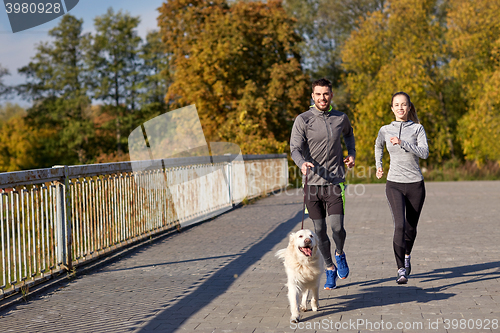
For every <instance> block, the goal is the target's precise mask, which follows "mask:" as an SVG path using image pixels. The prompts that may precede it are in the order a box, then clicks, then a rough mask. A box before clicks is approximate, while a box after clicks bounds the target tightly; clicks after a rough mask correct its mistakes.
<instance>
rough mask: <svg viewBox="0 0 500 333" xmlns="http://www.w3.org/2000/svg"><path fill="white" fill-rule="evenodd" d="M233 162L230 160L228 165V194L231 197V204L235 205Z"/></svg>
mask: <svg viewBox="0 0 500 333" xmlns="http://www.w3.org/2000/svg"><path fill="white" fill-rule="evenodd" d="M232 173H233V160H231V158H230V159H229V163H228V164H227V190H228V191H227V192H228V193H227V194H228V196H229V203H230V204H231V205H233V177H232Z"/></svg>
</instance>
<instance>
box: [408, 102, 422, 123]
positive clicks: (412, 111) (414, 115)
mask: <svg viewBox="0 0 500 333" xmlns="http://www.w3.org/2000/svg"><path fill="white" fill-rule="evenodd" d="M408 119H409V120H411V121H413V122H414V123H416V124H420V121H419V120H418V116H417V110H415V105H413V103H412V102H410V112H409V113H408Z"/></svg>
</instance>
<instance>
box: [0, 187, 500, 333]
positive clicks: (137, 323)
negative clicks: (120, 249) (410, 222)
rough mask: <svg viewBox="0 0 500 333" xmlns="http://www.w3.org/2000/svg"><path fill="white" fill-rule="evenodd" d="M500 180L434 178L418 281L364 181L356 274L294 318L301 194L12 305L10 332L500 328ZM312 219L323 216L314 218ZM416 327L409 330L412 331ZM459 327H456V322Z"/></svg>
mask: <svg viewBox="0 0 500 333" xmlns="http://www.w3.org/2000/svg"><path fill="white" fill-rule="evenodd" d="M499 204H500V182H457V183H428V184H427V199H426V203H425V205H424V209H423V213H422V216H421V220H420V224H419V229H418V231H419V234H418V237H417V241H416V244H415V247H414V252H413V254H412V257H413V259H412V275H411V276H410V280H409V283H408V284H407V285H401V286H399V285H397V284H396V282H395V273H396V267H395V260H394V255H393V252H392V232H393V230H392V221H391V218H390V212H389V209H388V206H387V203H386V199H385V192H384V185H357V186H355V185H352V186H350V187H349V188H348V198H347V206H346V209H347V217H346V228H347V242H346V253H347V258H348V262H349V266H350V268H351V275H350V276H349V278H347V279H346V280H342V281H340V282H339V288H338V289H336V290H332V291H326V290H321V291H320V310H319V311H318V312H306V313H304V314H303V321H302V322H301V323H299V324H298V325H297V324H292V325H291V324H290V323H289V321H288V320H289V317H290V312H289V309H288V301H287V297H286V293H287V290H286V287H285V286H284V284H285V282H286V277H285V271H284V269H283V266H282V263H281V262H280V261H278V260H277V259H276V258H275V257H274V253H275V252H276V250H278V249H281V248H284V247H286V241H287V235H288V233H289V232H290V231H292V230H298V229H300V222H301V209H302V196H301V194H300V192H299V191H297V190H293V191H289V192H284V193H280V194H278V195H273V196H270V197H268V198H266V199H263V200H259V201H257V202H256V203H255V204H252V205H248V206H244V207H242V208H238V209H235V210H233V211H231V212H229V213H226V214H224V215H222V216H220V217H218V218H216V219H214V220H212V221H209V222H206V223H203V224H200V225H198V226H195V227H193V228H191V229H187V230H185V231H183V232H181V233H175V234H172V235H170V236H168V237H164V238H163V239H162V240H159V241H156V242H154V243H152V244H149V245H145V246H142V247H141V248H139V249H136V250H133V251H130V252H129V253H128V254H127V255H125V256H123V258H122V259H121V260H117V261H114V262H112V263H111V264H109V265H107V266H104V267H101V268H99V269H95V270H93V271H91V272H89V273H87V274H86V275H82V274H80V275H79V276H78V278H77V279H75V280H72V281H70V282H65V283H63V284H61V285H60V286H59V287H58V288H57V289H56V290H53V291H51V292H49V293H45V294H42V295H40V296H37V297H34V298H33V299H31V300H30V301H29V303H26V304H19V305H16V306H14V307H11V308H8V309H7V310H4V311H3V312H2V313H0V316H1V317H0V330H1V331H2V332H241V333H245V332H332V331H340V332H365V331H370V330H372V331H386V332H401V331H404V332H463V331H471V332H489V331H497V332H499V331H500V328H499V325H500V323H499V320H500V268H499V266H500V245H499V239H500V227H499V226H500V225H499V222H500V218H499V216H500V205H499ZM305 225H306V227H308V228H312V222H311V221H310V220H306V222H305ZM405 327H406V328H405ZM446 328H448V329H446Z"/></svg>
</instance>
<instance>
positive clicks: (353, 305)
mask: <svg viewBox="0 0 500 333" xmlns="http://www.w3.org/2000/svg"><path fill="white" fill-rule="evenodd" d="M453 296H455V294H453V293H436V292H435V291H434V290H425V289H422V288H419V287H413V286H398V285H396V284H395V285H394V286H378V287H377V286H373V287H369V288H366V289H362V290H361V291H360V292H359V293H357V294H350V295H342V296H338V297H335V300H337V302H336V303H335V304H330V305H326V306H321V303H320V310H321V312H320V313H318V314H315V315H312V316H311V317H308V318H307V319H306V320H311V319H314V318H316V317H325V315H326V316H328V315H330V314H334V313H338V312H343V311H351V310H359V309H364V308H373V307H381V306H385V305H392V304H398V303H401V304H402V306H404V303H409V302H417V303H428V302H431V301H438V300H444V299H448V298H450V297H453Z"/></svg>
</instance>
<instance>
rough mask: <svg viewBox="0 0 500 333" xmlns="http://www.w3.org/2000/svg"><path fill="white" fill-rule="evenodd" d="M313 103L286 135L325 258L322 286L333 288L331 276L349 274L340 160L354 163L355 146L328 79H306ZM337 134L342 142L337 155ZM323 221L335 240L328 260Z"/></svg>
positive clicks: (343, 177) (351, 132)
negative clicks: (334, 107) (334, 103)
mask: <svg viewBox="0 0 500 333" xmlns="http://www.w3.org/2000/svg"><path fill="white" fill-rule="evenodd" d="M312 90H313V92H312V98H313V100H314V105H313V106H311V108H310V109H309V110H308V111H306V112H304V113H302V114H300V115H299V116H298V117H297V118H296V119H295V122H294V124H293V129H292V136H291V138H290V150H291V154H292V159H293V160H294V162H295V164H297V166H298V167H299V168H300V170H301V171H302V173H303V174H304V176H303V182H304V181H305V175H306V173H307V171H308V169H309V172H308V176H307V177H308V179H307V186H306V187H304V195H305V196H306V198H305V201H306V206H307V209H308V211H309V217H310V218H311V219H312V220H313V223H314V229H315V232H316V234H317V235H318V237H319V248H320V251H321V254H322V255H323V258H324V259H325V264H326V267H327V268H326V283H325V289H328V290H330V289H335V288H336V286H337V284H336V280H337V277H340V278H341V279H345V278H346V277H347V276H348V275H349V266H348V265H347V261H346V257H345V253H344V243H345V238H346V231H345V229H344V198H345V195H344V182H345V169H344V163H345V164H346V165H347V167H348V168H352V167H353V166H354V159H355V156H356V149H355V143H354V134H353V130H352V127H351V123H350V122H349V119H348V117H347V115H346V114H344V113H342V112H339V111H336V110H332V106H331V105H330V103H331V100H332V83H331V82H330V81H329V80H327V79H319V80H316V81H314V82H313V84H312ZM341 135H342V136H343V137H344V142H345V144H346V146H347V153H348V155H347V157H346V158H345V159H343V152H342V144H341V139H340V137H341ZM327 225H328V226H330V228H331V229H332V233H333V234H332V237H333V240H334V242H335V246H336V250H335V260H336V262H337V266H338V267H336V266H335V264H334V263H333V261H332V255H331V249H330V239H329V237H328V235H327Z"/></svg>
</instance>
